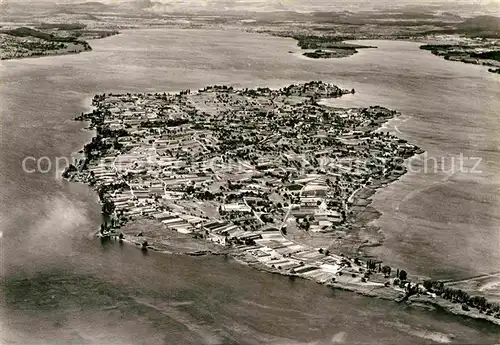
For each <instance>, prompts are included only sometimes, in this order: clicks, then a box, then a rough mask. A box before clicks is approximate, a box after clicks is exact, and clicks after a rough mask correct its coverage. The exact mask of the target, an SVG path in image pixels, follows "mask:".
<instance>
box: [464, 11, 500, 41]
mask: <svg viewBox="0 0 500 345" xmlns="http://www.w3.org/2000/svg"><path fill="white" fill-rule="evenodd" d="M456 27H457V31H458V32H459V33H462V34H467V35H469V36H477V37H498V38H500V17H494V16H477V17H474V18H470V19H467V20H465V21H463V22H462V23H459V24H457V26H456Z"/></svg>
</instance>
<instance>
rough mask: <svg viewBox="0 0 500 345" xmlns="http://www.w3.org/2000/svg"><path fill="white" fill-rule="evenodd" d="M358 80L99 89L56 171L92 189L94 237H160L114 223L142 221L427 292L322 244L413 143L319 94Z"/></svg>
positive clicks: (265, 256)
mask: <svg viewBox="0 0 500 345" xmlns="http://www.w3.org/2000/svg"><path fill="white" fill-rule="evenodd" d="M354 92H355V91H354V90H343V89H340V88H338V87H337V86H334V85H332V84H328V83H324V82H321V81H312V82H308V83H304V84H298V85H290V86H288V87H284V88H281V89H279V90H273V89H269V88H256V89H234V88H233V87H231V86H218V85H215V86H209V87H205V88H203V89H200V90H197V91H191V90H185V91H181V92H178V93H175V94H167V93H147V94H103V95H96V96H95V97H94V99H93V106H94V107H95V109H94V110H93V111H92V112H90V113H87V114H82V115H81V116H78V117H77V120H81V121H89V122H90V128H92V129H93V130H95V136H94V137H93V139H92V141H91V142H90V143H88V144H87V145H85V147H84V149H83V153H84V154H85V156H84V158H83V159H81V160H80V161H79V163H78V164H76V166H75V165H70V166H69V167H68V168H67V169H66V171H65V172H64V174H63V176H64V177H65V178H67V179H69V180H72V181H80V182H84V183H88V184H89V185H91V186H93V187H94V188H95V189H96V190H97V192H98V194H99V199H100V202H101V205H102V215H103V221H102V225H101V230H100V232H99V235H100V236H101V237H102V238H110V237H111V238H117V239H119V240H120V241H130V242H132V243H136V245H138V246H140V247H142V249H143V250H145V251H146V250H148V249H155V247H156V246H157V244H159V243H160V242H161V241H162V239H161V236H159V238H155V237H152V236H147V235H145V234H146V231H141V230H140V229H139V230H137V232H136V233H135V234H130V233H127V234H125V233H123V232H122V230H121V229H122V228H123V226H124V225H125V224H127V223H131V222H134V221H137V220H140V219H149V220H151V221H157V222H158V223H161V224H162V226H163V229H164V231H165V232H179V233H183V234H189V235H190V236H192V237H193V238H195V239H197V240H200V241H208V242H211V243H214V244H216V245H218V246H220V247H224V248H228V249H230V253H231V255H232V256H233V257H235V258H238V259H239V260H241V261H243V262H246V263H249V264H251V265H253V266H255V267H259V268H261V269H263V270H266V271H271V272H276V273H280V274H284V275H289V276H291V277H296V276H297V277H302V278H306V279H311V280H314V281H317V282H319V283H322V284H327V285H331V286H337V287H342V288H346V287H348V288H349V289H353V290H354V291H359V292H362V293H365V294H374V295H377V296H386V297H390V298H396V299H397V298H399V300H406V299H407V298H408V297H409V296H411V295H415V294H421V293H422V294H424V295H425V296H427V297H428V298H432V297H430V296H434V297H435V294H434V295H433V294H432V293H431V292H430V291H428V289H426V288H425V287H424V286H423V285H421V284H418V283H416V284H414V283H410V278H408V274H407V272H405V271H404V270H399V269H397V270H395V269H391V267H389V266H387V265H383V266H382V262H381V261H377V260H363V261H361V260H359V259H358V258H352V257H350V256H349V255H347V254H345V253H339V252H334V251H333V250H332V248H331V247H330V245H331V242H332V239H335V240H336V241H342V240H343V239H346V238H349V237H350V236H351V235H352V234H351V232H353V231H355V230H354V228H355V226H354V223H355V218H356V217H355V215H356V210H359V209H363V208H364V207H365V206H366V205H367V204H369V200H368V197H369V195H371V193H370V191H373V190H374V189H376V188H378V187H381V186H383V185H385V184H387V183H390V182H391V181H394V180H395V179H397V178H398V177H400V176H401V175H403V174H404V173H405V171H406V169H405V167H404V160H405V159H406V158H409V157H411V156H413V155H415V154H418V153H421V152H422V151H421V150H420V149H419V148H418V147H416V146H414V145H412V144H410V143H408V142H406V141H405V140H403V139H399V138H397V137H395V136H393V135H390V134H388V133H384V132H381V131H380V130H379V129H380V128H381V125H382V124H383V123H385V122H386V121H388V120H389V119H391V118H393V117H394V116H397V115H398V114H397V112H395V111H392V110H388V109H386V108H382V107H379V106H374V107H368V108H351V109H342V108H336V107H330V106H326V105H323V104H321V100H322V99H326V98H335V97H340V96H342V95H343V94H346V93H354ZM367 195H368V197H367ZM300 234H307V236H306V238H307V237H308V236H309V237H311V239H312V240H310V241H308V240H305V241H301V240H298V239H300V238H304V236H300ZM391 272H392V276H391ZM429 284H430V283H427V285H428V286H431V285H432V284H431V285H429ZM436 284H437V285H436ZM436 284H435V285H436V286H439V287H441V285H439V284H438V283H436ZM374 291H376V292H374ZM452 295H453V294H451V293H450V296H452ZM398 296H399V297H398ZM453 296H455V295H453ZM484 303H486V302H484ZM484 305H485V306H486V304H484ZM490 307H491V308H493V307H492V305H490ZM459 309H460V308H459ZM485 310H486V307H485ZM459 311H460V312H467V311H466V309H465V307H464V308H463V309H460V310H459ZM491 313H493V312H491ZM491 318H493V316H492V317H491Z"/></svg>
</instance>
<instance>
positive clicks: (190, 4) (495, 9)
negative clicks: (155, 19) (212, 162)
mask: <svg viewBox="0 0 500 345" xmlns="http://www.w3.org/2000/svg"><path fill="white" fill-rule="evenodd" d="M86 1H99V2H102V3H106V4H120V3H127V2H131V1H137V0H0V2H3V3H9V2H11V3H16V4H26V5H29V4H30V3H34V2H42V3H43V2H56V3H59V4H71V3H79V2H80V3H81V2H86ZM151 1H153V2H155V3H157V4H159V3H161V4H162V5H160V6H163V7H166V8H185V9H190V8H198V9H200V8H204V9H212V10H213V9H221V10H223V9H227V10H230V9H233V10H234V9H241V10H260V11H262V10H264V11H265V10H277V9H281V10H283V9H284V10H294V11H318V10H323V11H344V10H353V11H355V10H359V9H372V8H387V7H389V8H394V7H402V6H408V5H424V6H425V5H437V4H445V5H447V6H449V7H450V8H453V7H455V6H457V7H459V6H460V5H461V6H460V7H462V6H464V5H466V6H467V5H469V6H467V7H468V8H471V9H472V10H474V9H475V7H477V10H480V9H482V8H484V9H486V8H487V9H488V13H490V14H493V15H498V16H500V0H397V1H395V0H151Z"/></svg>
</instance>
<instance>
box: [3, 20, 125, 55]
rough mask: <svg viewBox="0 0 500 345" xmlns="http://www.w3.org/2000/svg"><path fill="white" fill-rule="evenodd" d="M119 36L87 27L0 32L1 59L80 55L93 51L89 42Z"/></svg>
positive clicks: (52, 26)
mask: <svg viewBox="0 0 500 345" xmlns="http://www.w3.org/2000/svg"><path fill="white" fill-rule="evenodd" d="M116 34H118V31H114V30H90V29H86V26H85V25H83V24H41V25H39V26H37V27H36V28H31V27H26V26H21V27H15V28H9V29H4V28H3V29H2V30H0V59H1V60H9V59H19V58H26V57H36V56H47V55H64V54H78V53H80V52H84V51H89V50H92V47H91V46H90V44H89V43H88V42H87V41H86V40H89V39H99V38H104V37H108V36H112V35H116Z"/></svg>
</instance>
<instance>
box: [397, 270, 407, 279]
mask: <svg viewBox="0 0 500 345" xmlns="http://www.w3.org/2000/svg"><path fill="white" fill-rule="evenodd" d="M406 278H408V273H406V271H405V270H401V271H400V272H399V279H401V280H406Z"/></svg>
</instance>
